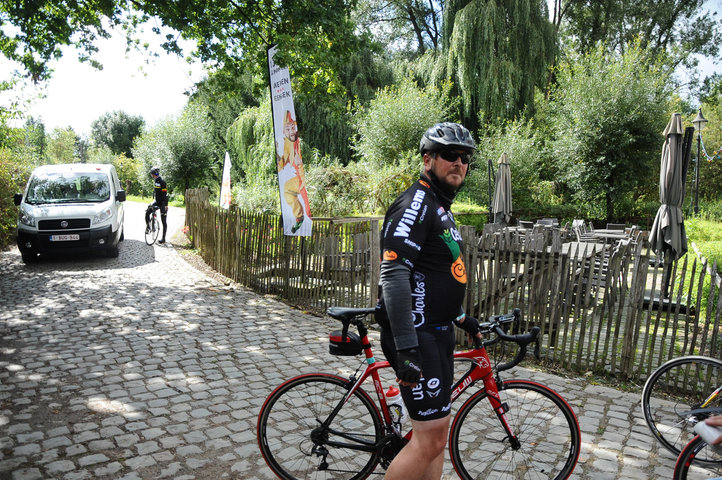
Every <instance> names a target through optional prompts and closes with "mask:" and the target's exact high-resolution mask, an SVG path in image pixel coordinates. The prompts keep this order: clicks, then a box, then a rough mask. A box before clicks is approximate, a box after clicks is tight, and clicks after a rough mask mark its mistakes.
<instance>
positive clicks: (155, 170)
mask: <svg viewBox="0 0 722 480" xmlns="http://www.w3.org/2000/svg"><path fill="white" fill-rule="evenodd" d="M150 174H151V175H160V168H158V167H153V168H151V169H150Z"/></svg>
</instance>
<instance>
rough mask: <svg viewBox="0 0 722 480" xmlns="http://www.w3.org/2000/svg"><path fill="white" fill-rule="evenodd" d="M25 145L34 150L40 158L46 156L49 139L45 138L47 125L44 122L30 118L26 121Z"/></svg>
mask: <svg viewBox="0 0 722 480" xmlns="http://www.w3.org/2000/svg"><path fill="white" fill-rule="evenodd" d="M25 145H26V146H27V147H28V148H30V149H32V150H33V151H34V152H36V154H37V155H38V156H39V157H43V156H44V155H45V150H46V148H47V139H46V138H45V124H44V123H43V121H42V120H36V119H34V118H33V117H28V119H27V120H25Z"/></svg>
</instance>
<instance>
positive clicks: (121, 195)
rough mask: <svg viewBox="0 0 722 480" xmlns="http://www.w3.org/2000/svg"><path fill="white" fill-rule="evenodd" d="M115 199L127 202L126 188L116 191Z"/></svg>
mask: <svg viewBox="0 0 722 480" xmlns="http://www.w3.org/2000/svg"><path fill="white" fill-rule="evenodd" d="M115 199H116V200H117V201H119V202H125V190H118V191H117V192H115Z"/></svg>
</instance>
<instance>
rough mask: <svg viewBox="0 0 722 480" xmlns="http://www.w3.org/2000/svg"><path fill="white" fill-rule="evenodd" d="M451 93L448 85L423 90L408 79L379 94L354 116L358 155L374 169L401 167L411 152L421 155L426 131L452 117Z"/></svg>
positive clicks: (452, 103)
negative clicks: (421, 143)
mask: <svg viewBox="0 0 722 480" xmlns="http://www.w3.org/2000/svg"><path fill="white" fill-rule="evenodd" d="M449 90H450V86H449V85H448V84H445V85H443V86H442V87H441V88H435V87H427V88H424V89H422V88H419V87H418V86H417V85H416V83H414V82H413V81H412V80H410V79H408V78H406V79H404V80H402V81H401V82H400V83H399V84H397V85H394V86H392V87H387V88H384V89H382V90H381V91H379V93H378V95H377V96H376V98H375V99H374V100H372V101H371V102H370V103H369V105H368V107H367V108H362V109H360V110H359V111H358V112H357V114H356V115H355V116H354V125H355V127H356V129H357V132H358V137H357V139H356V140H355V141H354V145H353V148H354V150H355V151H356V154H357V155H358V156H359V157H360V158H361V159H362V160H363V161H366V162H368V163H370V164H373V165H389V164H394V163H398V162H399V161H401V159H402V158H405V157H407V156H408V155H409V152H413V153H416V154H418V150H419V141H420V139H421V136H422V135H423V134H424V132H425V131H426V129H428V128H429V127H430V126H432V125H433V124H435V123H437V122H442V121H447V120H449V119H450V117H451V112H452V111H453V110H454V105H455V101H454V99H452V98H451V97H450V95H449Z"/></svg>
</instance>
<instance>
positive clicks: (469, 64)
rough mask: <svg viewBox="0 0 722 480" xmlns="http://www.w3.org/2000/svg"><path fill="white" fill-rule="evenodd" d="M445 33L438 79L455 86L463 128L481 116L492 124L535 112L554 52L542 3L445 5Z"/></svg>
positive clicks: (466, 0)
mask: <svg viewBox="0 0 722 480" xmlns="http://www.w3.org/2000/svg"><path fill="white" fill-rule="evenodd" d="M443 34H444V36H443V43H442V44H443V47H444V50H443V54H442V55H441V57H440V59H439V62H440V63H439V64H438V68H437V72H438V73H437V75H443V77H444V78H450V79H451V80H452V81H453V82H454V85H455V86H456V88H457V92H458V93H459V95H460V96H461V98H462V105H463V111H462V116H463V117H464V122H465V123H466V124H467V125H469V126H472V127H474V128H476V127H477V126H478V123H477V122H478V114H479V113H480V112H483V115H484V117H486V118H488V119H491V120H494V121H495V120H496V119H497V118H499V119H502V120H503V119H510V118H513V117H515V116H517V115H518V114H520V113H521V112H522V111H524V110H525V108H526V112H527V113H528V114H530V115H531V114H533V113H534V88H535V87H540V88H541V87H543V86H544V85H545V83H546V79H547V75H546V74H547V68H548V66H549V65H551V62H552V61H553V59H554V56H555V53H556V49H557V44H556V37H555V35H554V28H553V26H552V24H551V23H550V22H549V17H548V7H547V2H546V0H447V3H446V8H445V10H444V30H443ZM437 80H438V79H437Z"/></svg>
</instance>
